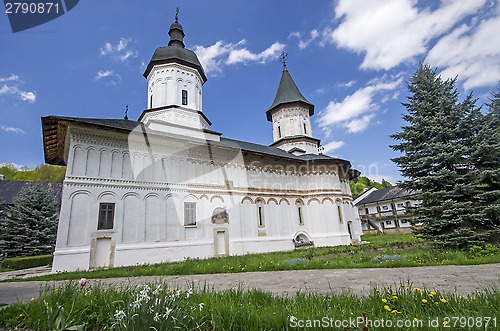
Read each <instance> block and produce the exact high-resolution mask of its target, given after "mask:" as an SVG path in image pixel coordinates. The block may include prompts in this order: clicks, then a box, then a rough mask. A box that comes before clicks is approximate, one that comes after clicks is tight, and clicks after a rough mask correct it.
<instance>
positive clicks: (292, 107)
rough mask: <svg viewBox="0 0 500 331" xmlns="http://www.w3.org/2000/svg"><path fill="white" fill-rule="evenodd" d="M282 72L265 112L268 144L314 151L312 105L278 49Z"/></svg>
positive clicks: (301, 151)
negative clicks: (270, 125) (268, 125)
mask: <svg viewBox="0 0 500 331" xmlns="http://www.w3.org/2000/svg"><path fill="white" fill-rule="evenodd" d="M280 61H281V62H283V73H282V74H281V80H280V83H279V86H278V91H277V92H276V97H275V98H274V101H273V103H272V105H271V107H269V109H268V110H267V112H266V116H267V120H268V121H270V122H272V123H273V141H274V142H273V143H272V144H271V146H273V147H277V148H280V149H283V150H285V151H287V152H289V153H292V154H294V155H303V154H318V147H319V144H320V140H319V139H316V138H313V136H312V126H311V116H312V115H314V105H313V104H312V103H310V102H309V101H307V99H306V98H305V97H304V96H303V95H302V93H300V90H299V88H298V87H297V85H296V84H295V82H294V81H293V79H292V76H291V75H290V73H289V72H288V68H287V67H286V53H284V52H283V53H282V55H281V57H280Z"/></svg>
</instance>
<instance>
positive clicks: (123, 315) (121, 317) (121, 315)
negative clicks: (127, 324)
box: [114, 310, 127, 320]
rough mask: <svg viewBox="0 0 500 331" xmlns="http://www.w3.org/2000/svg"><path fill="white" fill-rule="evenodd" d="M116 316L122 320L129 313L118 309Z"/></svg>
mask: <svg viewBox="0 0 500 331" xmlns="http://www.w3.org/2000/svg"><path fill="white" fill-rule="evenodd" d="M114 316H115V318H116V319H117V320H122V319H124V318H125V317H127V314H125V312H124V311H123V310H116V311H115V315H114Z"/></svg>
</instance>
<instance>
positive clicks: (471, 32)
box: [426, 6, 500, 89]
mask: <svg viewBox="0 0 500 331" xmlns="http://www.w3.org/2000/svg"><path fill="white" fill-rule="evenodd" d="M499 8H500V6H499ZM499 31H500V16H496V17H493V18H490V19H487V20H483V21H481V22H480V23H479V24H478V25H477V26H476V27H474V26H471V25H462V26H460V27H458V28H456V29H455V30H454V31H452V32H451V33H450V34H449V35H447V36H445V37H443V38H441V40H439V41H438V42H437V43H436V45H435V46H434V47H433V48H432V49H431V50H430V52H429V54H428V55H427V59H426V62H428V63H429V64H430V65H432V66H437V67H439V68H444V69H443V71H442V72H441V76H443V77H444V78H454V77H456V76H458V79H459V80H461V81H463V86H464V88H465V89H472V88H475V87H480V86H495V85H497V84H498V82H499V81H500V43H499V42H498V41H497V38H498V37H497V35H498V33H499Z"/></svg>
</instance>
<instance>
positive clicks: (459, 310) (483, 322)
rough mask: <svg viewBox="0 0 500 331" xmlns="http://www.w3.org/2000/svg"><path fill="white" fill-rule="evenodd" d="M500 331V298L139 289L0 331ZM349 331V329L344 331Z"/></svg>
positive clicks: (7, 318) (61, 291) (7, 311)
mask: <svg viewBox="0 0 500 331" xmlns="http://www.w3.org/2000/svg"><path fill="white" fill-rule="evenodd" d="M365 319H366V321H367V322H365V326H367V327H368V329H367V330H370V331H371V330H498V328H499V327H500V291H498V290H494V289H491V290H485V291H481V292H476V293H474V294H473V295H469V296H467V297H460V296H458V295H455V294H448V293H447V294H441V293H438V292H435V291H432V289H428V290H427V289H420V288H413V287H411V284H401V285H400V286H399V287H387V288H382V289H376V288H374V289H373V290H372V292H371V294H370V295H369V296H364V297H358V296H355V295H353V294H350V293H348V292H345V293H338V294H330V295H327V294H313V293H298V294H297V295H295V296H289V297H287V296H280V295H273V294H270V293H266V292H262V291H258V290H252V291H247V290H241V289H232V290H226V291H223V292H213V291H200V292H192V291H190V290H188V291H179V290H176V289H172V288H169V287H168V286H167V285H166V284H149V285H145V286H139V287H137V288H121V289H115V288H111V289H110V288H106V289H105V288H102V287H100V286H99V285H93V286H88V285H87V286H84V287H80V286H79V285H77V282H76V281H72V282H67V283H66V285H65V286H63V287H61V288H46V289H45V291H44V293H42V295H41V296H40V297H39V298H38V299H36V300H35V299H33V300H32V301H31V302H30V303H27V304H16V305H13V306H9V307H6V308H4V309H3V310H2V313H1V314H0V328H2V327H4V328H27V329H30V330H83V329H85V330H127V331H134V330H140V331H144V330H173V329H178V330H207V331H208V330H218V331H221V330H228V331H230V330H294V329H295V330H318V329H320V328H323V329H326V330H355V329H356V330H361V327H362V326H363V325H362V322H363V321H364V320H365ZM344 327H345V328H344Z"/></svg>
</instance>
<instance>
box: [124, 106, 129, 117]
mask: <svg viewBox="0 0 500 331" xmlns="http://www.w3.org/2000/svg"><path fill="white" fill-rule="evenodd" d="M123 119H125V120H128V105H127V108H125V116H124V117H123Z"/></svg>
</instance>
